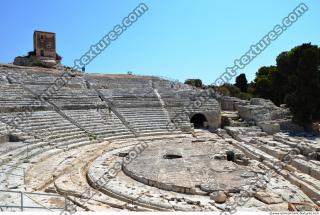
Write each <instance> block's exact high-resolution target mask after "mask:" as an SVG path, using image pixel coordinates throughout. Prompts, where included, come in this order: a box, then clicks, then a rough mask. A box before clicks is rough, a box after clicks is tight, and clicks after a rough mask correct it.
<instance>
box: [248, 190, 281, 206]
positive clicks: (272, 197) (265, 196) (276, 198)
mask: <svg viewBox="0 0 320 215" xmlns="http://www.w3.org/2000/svg"><path fill="white" fill-rule="evenodd" d="M254 196H255V197H256V198H257V199H258V200H260V201H262V202H263V203H266V204H278V203H282V202H283V199H282V196H281V195H280V194H277V193H271V192H263V191H260V192H256V193H255V195H254Z"/></svg>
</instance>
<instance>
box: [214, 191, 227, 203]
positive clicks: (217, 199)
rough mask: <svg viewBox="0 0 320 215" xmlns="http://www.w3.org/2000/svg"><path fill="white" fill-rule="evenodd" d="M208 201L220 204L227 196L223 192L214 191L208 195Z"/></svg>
mask: <svg viewBox="0 0 320 215" xmlns="http://www.w3.org/2000/svg"><path fill="white" fill-rule="evenodd" d="M210 199H212V200H214V201H215V202H216V203H219V204H222V203H225V202H226V200H227V195H226V194H225V193H224V192H223V191H216V192H213V193H211V194H210Z"/></svg>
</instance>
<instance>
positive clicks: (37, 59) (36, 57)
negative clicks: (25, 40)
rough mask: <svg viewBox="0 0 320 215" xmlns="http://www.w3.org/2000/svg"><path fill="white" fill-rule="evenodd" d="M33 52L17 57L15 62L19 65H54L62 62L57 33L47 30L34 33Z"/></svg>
mask: <svg viewBox="0 0 320 215" xmlns="http://www.w3.org/2000/svg"><path fill="white" fill-rule="evenodd" d="M33 47H34V48H33V52H29V55H28V56H25V57H21V56H19V57H16V58H15V59H14V62H13V64H14V65H18V66H42V67H53V66H56V65H57V64H60V61H61V57H60V56H59V55H58V54H57V53H56V34H55V33H52V32H45V31H35V32H34V33H33Z"/></svg>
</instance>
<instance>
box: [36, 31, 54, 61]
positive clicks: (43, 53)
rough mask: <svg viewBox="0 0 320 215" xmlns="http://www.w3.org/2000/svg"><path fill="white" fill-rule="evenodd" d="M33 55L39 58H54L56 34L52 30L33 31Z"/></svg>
mask: <svg viewBox="0 0 320 215" xmlns="http://www.w3.org/2000/svg"><path fill="white" fill-rule="evenodd" d="M33 44H34V52H35V55H36V56H37V57H39V58H52V59H56V34H55V33H52V32H44V31H35V32H34V34H33Z"/></svg>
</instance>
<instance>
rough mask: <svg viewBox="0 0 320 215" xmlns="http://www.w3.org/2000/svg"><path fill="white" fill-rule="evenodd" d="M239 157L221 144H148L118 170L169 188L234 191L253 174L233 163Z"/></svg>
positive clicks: (144, 181) (198, 190) (143, 180)
mask: <svg viewBox="0 0 320 215" xmlns="http://www.w3.org/2000/svg"><path fill="white" fill-rule="evenodd" d="M228 148H229V149H228ZM234 152H235V153H234ZM241 157H243V155H242V154H241V153H240V154H239V151H237V150H234V151H230V147H226V145H222V144H221V143H219V144H215V143H205V142H203V143H202V142H195V143H192V142H191V141H190V142H180V143H174V142H171V143H167V144H163V143H162V144H152V145H151V146H150V147H148V148H147V149H146V150H145V151H144V152H143V153H142V154H141V155H139V156H138V157H137V158H136V159H134V160H133V161H132V162H131V163H129V164H127V165H123V167H122V170H123V171H124V172H125V174H127V175H128V176H130V177H131V178H133V179H135V180H137V181H139V182H142V183H144V184H147V185H150V186H154V187H157V188H160V189H164V190H169V191H175V192H181V193H188V194H204V195H205V194H207V193H210V192H214V191H218V190H223V191H227V192H238V191H240V190H241V187H242V186H244V185H248V184H250V181H251V180H253V179H254V177H256V174H255V173H254V171H252V170H251V169H250V168H249V167H247V166H244V165H238V164H237V163H236V162H237V161H239V160H237V159H239V158H241ZM227 159H228V160H233V161H235V162H233V161H228V160H227Z"/></svg>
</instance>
